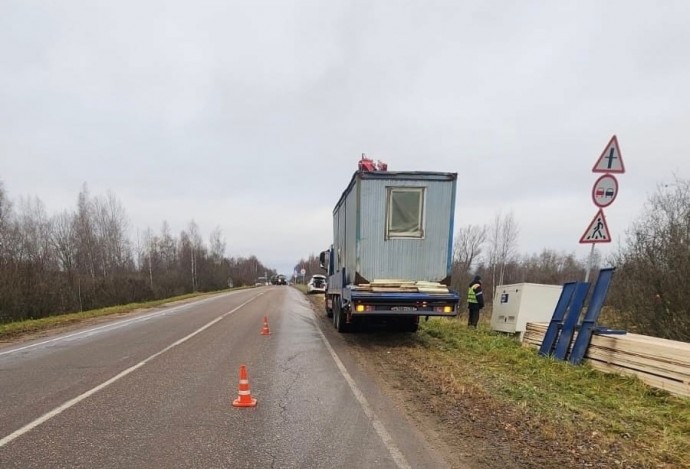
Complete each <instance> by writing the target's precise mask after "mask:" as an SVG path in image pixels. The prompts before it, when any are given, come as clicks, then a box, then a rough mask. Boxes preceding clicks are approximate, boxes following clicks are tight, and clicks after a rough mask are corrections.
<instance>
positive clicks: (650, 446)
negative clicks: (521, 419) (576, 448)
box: [414, 319, 690, 467]
mask: <svg viewBox="0 0 690 469" xmlns="http://www.w3.org/2000/svg"><path fill="white" fill-rule="evenodd" d="M414 342H415V343H416V344H417V346H418V347H420V348H423V349H424V350H425V351H426V352H427V353H430V354H433V355H434V356H435V361H436V363H437V364H438V366H440V367H442V368H443V372H442V376H443V378H442V379H441V387H442V388H443V390H444V392H446V393H449V394H455V395H462V394H467V393H470V394H471V393H472V392H481V393H482V394H484V395H491V396H492V397H493V398H494V399H496V400H497V401H499V403H502V404H505V407H506V408H512V409H518V410H520V409H521V412H522V413H523V414H524V416H526V417H527V418H528V421H529V422H530V425H531V426H532V430H533V431H536V432H538V433H539V434H540V435H541V436H542V437H544V438H546V439H553V440H555V441H569V442H570V443H571V444H578V442H580V443H583V444H590V445H593V446H594V447H596V448H598V449H601V450H603V451H610V450H611V449H612V448H615V449H616V450H617V452H619V453H620V454H621V455H623V456H624V457H625V464H633V466H634V467H690V400H688V399H683V398H677V397H673V396H671V395H669V394H668V393H666V392H663V391H658V390H655V389H654V388H650V387H648V386H646V385H644V384H643V383H641V382H640V381H639V380H637V379H634V378H629V377H623V376H619V375H613V374H605V373H601V372H598V371H595V370H592V369H591V368H589V367H588V366H586V365H584V366H572V365H570V364H568V363H564V362H561V361H557V360H549V359H545V358H543V357H540V356H538V355H537V353H536V351H535V350H534V349H529V348H525V347H522V346H521V344H520V343H518V342H516V341H515V340H513V339H511V338H509V337H506V336H504V335H499V334H497V333H494V332H491V331H489V330H488V328H480V329H478V330H471V329H468V328H467V327H466V326H465V325H464V324H463V323H462V321H452V320H451V321H449V320H445V319H435V320H434V319H432V320H430V321H428V322H423V323H422V325H421V328H420V331H419V333H418V334H417V336H416V337H415V339H414ZM422 372H423V370H422ZM436 372H438V370H436ZM429 379H433V377H429ZM436 380H437V381H438V374H436ZM583 435H584V438H583ZM583 439H584V440H586V441H582V440H583Z"/></svg>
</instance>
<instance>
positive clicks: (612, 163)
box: [592, 135, 625, 173]
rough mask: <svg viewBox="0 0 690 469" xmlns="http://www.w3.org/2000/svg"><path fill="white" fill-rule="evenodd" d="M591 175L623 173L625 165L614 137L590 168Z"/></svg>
mask: <svg viewBox="0 0 690 469" xmlns="http://www.w3.org/2000/svg"><path fill="white" fill-rule="evenodd" d="M592 172H593V173H624V172H625V165H624V164H623V157H622V156H621V149H620V148H619V146H618V139H617V138H616V136H615V135H614V136H613V137H611V140H609V143H608V145H606V148H604V151H603V152H602V153H601V156H600V157H599V159H598V160H597V162H596V163H595V164H594V167H593V168H592Z"/></svg>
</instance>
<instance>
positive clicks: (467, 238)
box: [452, 225, 487, 291]
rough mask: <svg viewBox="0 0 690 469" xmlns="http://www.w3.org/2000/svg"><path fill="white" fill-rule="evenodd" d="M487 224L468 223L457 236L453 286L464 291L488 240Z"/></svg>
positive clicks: (454, 250) (454, 248)
mask: <svg viewBox="0 0 690 469" xmlns="http://www.w3.org/2000/svg"><path fill="white" fill-rule="evenodd" d="M486 233H487V227H486V226H479V225H468V226H466V227H463V228H460V229H459V230H458V233H457V235H456V236H455V244H454V246H453V272H452V279H453V280H452V281H453V284H452V286H453V288H455V289H456V290H458V291H463V287H464V286H465V285H466V284H469V282H470V280H471V279H470V276H471V272H472V269H473V267H475V264H476V263H477V261H478V260H479V257H480V256H481V254H482V248H483V246H484V243H485V242H486Z"/></svg>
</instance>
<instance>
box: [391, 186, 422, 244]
mask: <svg viewBox="0 0 690 469" xmlns="http://www.w3.org/2000/svg"><path fill="white" fill-rule="evenodd" d="M386 190H387V194H386V233H385V239H423V238H424V223H425V221H426V220H425V218H426V217H425V215H426V210H425V208H426V204H425V203H426V188H425V187H408V186H398V187H387V188H386ZM403 192H407V193H409V192H413V193H417V194H419V206H418V207H417V228H416V229H410V230H408V231H400V230H395V229H394V228H393V221H394V220H393V217H394V215H395V210H393V198H394V194H397V193H403Z"/></svg>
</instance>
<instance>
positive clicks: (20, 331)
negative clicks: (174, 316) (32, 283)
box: [0, 292, 219, 339]
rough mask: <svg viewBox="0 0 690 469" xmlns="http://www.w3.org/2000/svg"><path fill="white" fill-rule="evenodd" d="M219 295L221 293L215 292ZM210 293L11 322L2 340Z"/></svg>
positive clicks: (0, 330)
mask: <svg viewBox="0 0 690 469" xmlns="http://www.w3.org/2000/svg"><path fill="white" fill-rule="evenodd" d="M213 293H219V292H213ZM209 294H210V293H189V294H187V295H180V296H176V297H173V298H166V299H162V300H156V301H147V302H143V303H130V304H126V305H118V306H111V307H108V308H101V309H93V310H89V311H82V312H78V313H69V314H61V315H57V316H49V317H45V318H41V319H29V320H26V321H17V322H10V323H7V324H0V339H8V338H12V337H17V336H20V335H24V334H30V333H35V332H41V331H45V330H49V329H54V328H56V327H61V326H66V325H70V324H75V323H79V322H81V321H84V320H87V319H93V318H99V317H103V316H109V315H113V314H125V313H130V312H132V311H135V310H139V309H147V308H155V307H157V306H161V305H164V304H167V303H172V302H175V301H183V300H188V299H191V298H197V297H200V296H205V295H209Z"/></svg>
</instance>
